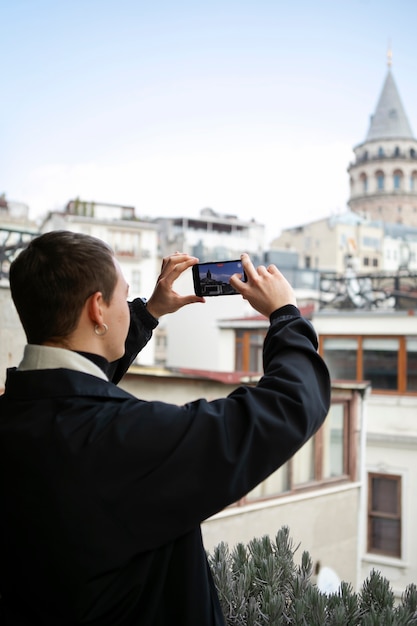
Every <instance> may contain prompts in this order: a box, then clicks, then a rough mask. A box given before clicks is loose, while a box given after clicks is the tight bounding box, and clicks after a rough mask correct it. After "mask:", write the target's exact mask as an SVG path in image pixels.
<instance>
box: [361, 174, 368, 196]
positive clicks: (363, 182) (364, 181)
mask: <svg viewBox="0 0 417 626" xmlns="http://www.w3.org/2000/svg"><path fill="white" fill-rule="evenodd" d="M359 178H360V181H361V185H362V192H363V193H366V192H367V191H368V177H367V175H366V174H364V173H363V174H361V175H360V177H359Z"/></svg>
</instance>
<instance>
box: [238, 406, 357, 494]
mask: <svg viewBox="0 0 417 626" xmlns="http://www.w3.org/2000/svg"><path fill="white" fill-rule="evenodd" d="M352 404H353V403H351V402H350V401H334V402H333V403H332V405H331V407H330V411H329V414H328V416H327V418H326V421H325V422H324V424H323V426H322V427H321V429H320V430H319V431H318V432H317V433H316V435H315V436H314V437H312V438H311V439H310V440H309V441H307V443H305V444H304V446H303V447H302V448H301V449H300V450H299V451H298V452H297V453H296V454H295V455H294V456H293V457H292V459H290V460H289V461H288V462H287V463H286V464H285V465H283V466H282V467H280V468H279V469H278V470H277V471H276V472H274V473H273V474H272V475H271V476H269V477H268V478H267V479H266V480H264V481H263V482H262V483H261V484H260V485H258V486H257V487H255V489H253V490H252V491H251V492H250V493H249V494H248V495H247V496H246V498H244V499H243V500H242V501H241V504H243V503H246V502H247V501H249V500H255V499H259V498H268V497H275V496H278V495H281V494H284V493H287V494H288V492H295V491H300V490H302V489H305V488H308V487H311V485H313V484H317V483H321V484H328V483H329V482H334V481H335V480H338V481H340V480H341V479H343V480H349V479H351V480H354V478H355V477H354V472H355V469H354V465H355V461H354V460H353V459H354V458H355V453H354V451H353V450H352V451H351V458H352V461H351V465H350V463H349V458H350V456H349V450H350V445H351V442H352V445H353V441H354V438H353V437H351V436H350V432H351V430H352V429H353V428H354V421H355V420H354V418H353V415H351V411H352V408H351V407H352Z"/></svg>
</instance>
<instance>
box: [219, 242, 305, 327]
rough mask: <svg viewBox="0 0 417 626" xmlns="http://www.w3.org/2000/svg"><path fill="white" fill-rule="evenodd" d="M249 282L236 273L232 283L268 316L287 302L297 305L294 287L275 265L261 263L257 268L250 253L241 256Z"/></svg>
mask: <svg viewBox="0 0 417 626" xmlns="http://www.w3.org/2000/svg"><path fill="white" fill-rule="evenodd" d="M241 260H242V265H243V269H244V270H245V274H246V278H247V282H243V281H242V279H241V278H240V277H239V274H234V275H233V276H232V277H231V279H230V284H231V285H232V287H234V289H236V291H238V292H239V293H240V294H241V295H242V297H243V298H244V299H245V300H247V301H248V302H249V303H250V304H251V305H252V306H253V308H254V309H255V310H256V311H258V312H259V313H261V314H262V315H265V317H268V318H269V316H270V315H271V313H273V312H274V311H276V310H277V309H279V308H280V307H282V306H285V305H286V304H293V305H294V306H297V300H296V297H295V294H294V291H293V288H292V287H291V285H290V284H289V282H288V281H287V279H286V278H285V277H284V276H283V275H282V274H281V272H280V271H279V269H278V268H277V267H276V266H275V265H268V267H265V266H264V265H259V267H257V268H255V267H254V265H253V263H252V261H251V259H250V257H249V255H248V254H246V253H244V254H242V256H241Z"/></svg>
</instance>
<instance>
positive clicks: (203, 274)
mask: <svg viewBox="0 0 417 626" xmlns="http://www.w3.org/2000/svg"><path fill="white" fill-rule="evenodd" d="M236 273H238V274H241V275H242V280H243V282H246V275H245V272H244V271H243V267H242V261H241V260H240V259H239V260H237V261H213V262H211V263H197V265H193V281H194V291H195V293H196V295H197V296H204V297H206V296H231V295H234V294H237V293H238V292H237V291H236V289H233V287H232V286H231V285H230V284H229V280H230V277H231V276H232V275H233V274H236Z"/></svg>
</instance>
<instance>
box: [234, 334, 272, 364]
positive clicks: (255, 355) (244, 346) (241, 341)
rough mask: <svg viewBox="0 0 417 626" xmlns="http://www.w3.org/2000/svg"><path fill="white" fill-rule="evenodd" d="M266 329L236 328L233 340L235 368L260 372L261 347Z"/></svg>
mask: <svg viewBox="0 0 417 626" xmlns="http://www.w3.org/2000/svg"><path fill="white" fill-rule="evenodd" d="M265 335H266V330H263V329H256V330H237V331H236V340H235V370H236V371H237V372H259V373H260V372H262V371H263V363H262V347H263V342H264V339H265Z"/></svg>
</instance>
